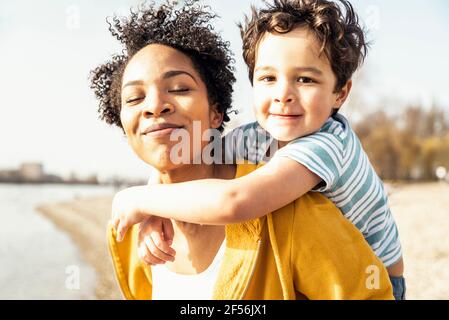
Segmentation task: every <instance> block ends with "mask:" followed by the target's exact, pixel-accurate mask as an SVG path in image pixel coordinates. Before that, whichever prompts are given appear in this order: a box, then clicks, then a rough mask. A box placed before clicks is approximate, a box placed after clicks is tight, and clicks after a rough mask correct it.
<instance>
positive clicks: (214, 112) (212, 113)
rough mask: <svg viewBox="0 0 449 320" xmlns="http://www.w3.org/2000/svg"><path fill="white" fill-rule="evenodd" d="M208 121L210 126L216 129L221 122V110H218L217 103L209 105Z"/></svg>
mask: <svg viewBox="0 0 449 320" xmlns="http://www.w3.org/2000/svg"><path fill="white" fill-rule="evenodd" d="M209 121H210V126H211V128H214V129H217V128H218V127H220V126H221V124H222V123H223V112H219V111H218V108H217V104H214V105H212V106H211V107H210V110H209Z"/></svg>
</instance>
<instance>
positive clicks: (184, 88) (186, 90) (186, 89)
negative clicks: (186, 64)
mask: <svg viewBox="0 0 449 320" xmlns="http://www.w3.org/2000/svg"><path fill="white" fill-rule="evenodd" d="M189 91H191V89H190V88H187V87H182V88H174V89H170V90H168V92H169V93H186V92H189Z"/></svg>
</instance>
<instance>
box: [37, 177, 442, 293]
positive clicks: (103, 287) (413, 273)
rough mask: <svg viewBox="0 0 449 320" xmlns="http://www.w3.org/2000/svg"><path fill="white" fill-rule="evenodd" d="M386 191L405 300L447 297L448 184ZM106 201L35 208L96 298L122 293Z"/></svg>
mask: <svg viewBox="0 0 449 320" xmlns="http://www.w3.org/2000/svg"><path fill="white" fill-rule="evenodd" d="M388 190H389V193H390V206H391V210H392V212H393V215H394V217H395V219H396V222H397V225H398V229H399V233H400V237H401V241H402V246H403V251H404V261H405V274H404V275H405V277H406V281H407V299H410V300H412V299H449V184H440V183H426V184H410V185H393V186H389V188H388ZM111 201H112V197H97V198H90V199H77V200H74V201H70V202H63V203H54V204H45V205H41V206H39V208H38V210H39V211H40V212H41V213H42V214H43V215H45V216H46V217H48V218H49V219H51V220H52V221H53V222H54V223H55V224H56V225H57V226H58V227H60V228H61V229H62V230H64V231H66V232H67V233H68V234H69V235H70V236H71V238H72V239H73V241H74V242H75V244H76V245H78V247H79V248H80V251H81V253H82V255H83V259H84V260H85V261H86V262H87V263H89V264H90V265H92V266H93V267H94V268H95V270H96V271H97V285H96V297H97V298H98V299H121V298H122V296H121V293H120V291H119V289H118V286H117V284H116V280H115V276H114V273H113V268H112V263H111V260H110V257H109V252H108V249H107V245H106V234H105V230H106V224H107V221H108V219H109V217H110V208H111ZM92 244H96V245H92Z"/></svg>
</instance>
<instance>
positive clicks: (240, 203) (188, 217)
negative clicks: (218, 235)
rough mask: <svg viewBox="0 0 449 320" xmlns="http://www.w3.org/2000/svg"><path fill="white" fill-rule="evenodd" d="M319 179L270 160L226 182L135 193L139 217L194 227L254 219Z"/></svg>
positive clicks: (159, 187)
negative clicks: (158, 218) (173, 221)
mask: <svg viewBox="0 0 449 320" xmlns="http://www.w3.org/2000/svg"><path fill="white" fill-rule="evenodd" d="M320 181H321V179H320V178H319V177H318V176H317V175H316V174H314V173H313V172H311V171H310V170H308V169H307V168H306V167H304V166H303V165H301V164H299V163H298V162H296V161H294V160H291V159H288V158H286V157H275V158H273V159H272V160H271V161H270V162H269V163H267V164H266V165H265V166H262V167H260V168H258V169H257V170H255V171H253V172H251V173H250V174H248V175H246V176H243V177H239V178H236V179H232V180H221V179H204V180H195V181H189V182H182V183H176V184H168V185H164V184H159V185H154V186H151V187H148V186H139V187H135V188H136V189H135V190H134V192H136V193H138V195H137V197H136V199H137V200H136V202H135V203H136V205H137V208H138V210H139V211H140V212H144V213H147V214H151V215H156V216H160V217H164V218H172V219H175V220H179V221H185V222H190V223H199V224H212V225H213V224H217V225H219V224H229V223H238V222H242V221H247V220H251V219H255V218H258V217H261V216H264V215H266V214H267V213H269V212H272V211H275V210H276V209H279V208H281V207H283V206H285V205H287V204H288V203H290V202H292V201H294V200H296V199H297V198H299V197H300V196H302V195H303V194H305V193H306V192H308V191H309V190H311V189H312V188H313V187H314V186H316V185H317V184H318V183H319V182H320Z"/></svg>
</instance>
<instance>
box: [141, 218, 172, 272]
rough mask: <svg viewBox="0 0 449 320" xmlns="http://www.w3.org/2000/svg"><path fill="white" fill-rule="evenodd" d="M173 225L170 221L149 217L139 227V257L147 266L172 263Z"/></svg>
mask: <svg viewBox="0 0 449 320" xmlns="http://www.w3.org/2000/svg"><path fill="white" fill-rule="evenodd" d="M173 235H174V230H173V225H172V222H171V220H170V219H165V218H160V217H156V216H151V217H149V218H146V219H145V220H144V221H143V222H142V223H141V224H140V225H139V241H138V246H139V247H138V252H139V257H140V258H141V259H142V260H143V261H144V262H145V263H147V264H149V265H156V264H164V263H165V262H167V261H174V259H175V254H176V252H175V250H174V249H173V248H171V247H170V245H171V244H172V242H173Z"/></svg>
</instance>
